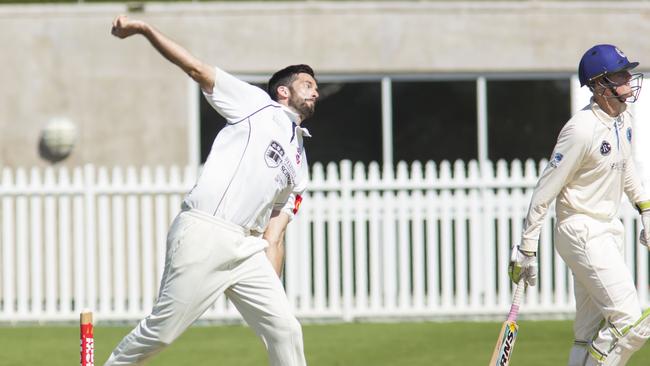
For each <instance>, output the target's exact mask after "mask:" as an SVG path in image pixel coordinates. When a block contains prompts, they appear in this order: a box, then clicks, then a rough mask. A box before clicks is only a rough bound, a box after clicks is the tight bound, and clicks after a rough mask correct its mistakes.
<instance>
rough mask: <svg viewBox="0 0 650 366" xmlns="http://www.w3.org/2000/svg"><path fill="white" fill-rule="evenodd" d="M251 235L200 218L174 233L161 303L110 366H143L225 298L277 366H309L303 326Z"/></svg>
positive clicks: (177, 223)
mask: <svg viewBox="0 0 650 366" xmlns="http://www.w3.org/2000/svg"><path fill="white" fill-rule="evenodd" d="M267 245H268V243H267V242H266V241H265V240H263V239H260V238H257V237H254V236H247V235H246V233H245V231H244V229H242V228H241V227H239V226H236V225H233V224H231V223H228V222H224V221H222V220H219V219H216V218H215V217H213V216H210V215H207V214H205V213H202V212H200V211H197V210H185V211H182V212H181V213H180V214H179V215H178V216H177V217H176V219H174V222H173V223H172V226H171V228H170V230H169V234H168V236H167V254H166V258H165V270H164V273H163V276H162V280H161V284H160V293H159V295H158V299H157V301H156V303H155V305H154V307H153V310H152V311H151V314H149V315H148V316H147V317H146V318H144V319H143V320H142V321H141V322H140V323H139V324H138V325H137V326H136V327H135V328H134V329H133V330H132V331H131V333H129V334H128V335H127V336H126V337H124V339H122V341H121V342H120V344H119V345H118V346H117V347H116V348H115V350H114V351H113V353H112V354H111V356H110V358H109V359H108V361H106V363H105V364H104V365H105V366H113V365H140V364H143V363H144V362H145V361H146V360H147V359H149V358H150V357H151V356H153V355H155V354H156V353H158V352H160V351H161V350H162V349H163V348H164V347H165V346H167V345H169V344H170V343H172V342H173V341H174V340H175V339H176V338H177V337H178V336H180V335H181V333H183V332H184V331H185V330H186V329H187V328H188V327H189V326H190V325H191V324H192V323H193V322H194V321H195V320H196V319H198V318H199V317H200V316H201V314H203V313H204V312H205V311H206V310H207V309H208V307H210V306H211V305H212V304H213V303H214V302H215V300H217V298H219V297H220V296H221V294H223V293H225V294H226V296H227V297H228V299H229V300H230V301H231V302H232V303H233V304H234V305H235V307H236V308H237V310H239V312H240V313H241V315H242V317H243V318H244V320H245V321H246V322H247V323H248V324H249V325H250V326H251V328H253V329H254V330H255V332H256V333H257V335H258V336H259V337H260V338H261V339H262V342H263V343H264V346H265V347H266V349H267V352H268V356H269V363H270V365H272V366H303V365H306V362H305V357H304V353H303V343H302V331H301V328H300V324H299V323H298V320H297V319H296V318H295V316H294V315H293V314H292V313H291V307H290V306H289V301H288V299H287V296H286V294H285V292H284V288H283V287H282V283H281V282H280V279H279V278H278V275H277V274H276V273H275V271H274V269H273V267H272V265H271V262H270V261H269V260H268V259H267V257H266V254H265V253H264V249H265V248H266V246H267Z"/></svg>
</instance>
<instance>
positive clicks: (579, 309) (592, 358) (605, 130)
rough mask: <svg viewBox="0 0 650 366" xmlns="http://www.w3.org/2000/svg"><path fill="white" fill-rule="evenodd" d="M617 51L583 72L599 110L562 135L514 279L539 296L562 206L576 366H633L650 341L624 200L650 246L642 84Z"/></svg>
mask: <svg viewBox="0 0 650 366" xmlns="http://www.w3.org/2000/svg"><path fill="white" fill-rule="evenodd" d="M637 66H638V62H630V61H629V60H628V58H627V57H626V56H625V54H624V53H623V52H621V50H620V49H619V48H617V47H615V46H613V45H608V44H599V45H596V46H593V47H592V48H590V49H589V50H587V52H585V53H584V55H583V56H582V59H581V60H580V64H579V66H578V76H579V79H580V84H581V86H586V87H588V88H589V90H590V91H591V92H592V98H591V102H590V103H589V104H588V105H587V106H586V107H584V108H583V109H582V110H581V111H579V112H578V113H576V114H575V115H574V116H573V117H572V118H571V119H570V120H569V121H568V122H567V123H566V124H565V125H564V127H563V128H562V130H561V132H560V134H559V137H558V139H557V143H556V145H555V148H554V150H553V153H552V155H551V157H550V161H549V164H548V166H547V167H546V168H545V170H544V172H543V173H542V175H541V177H540V178H539V181H538V182H537V186H536V187H535V190H534V192H533V196H532V199H531V202H530V207H529V209H528V213H527V216H526V221H525V224H524V229H523V233H522V239H521V245H519V246H514V247H513V248H512V253H511V259H510V265H509V274H510V278H511V279H512V280H513V281H514V282H515V283H516V282H518V281H519V279H521V278H524V279H525V281H526V282H527V283H528V284H529V285H531V286H534V285H535V284H536V282H537V245H538V239H539V234H540V228H541V226H542V222H543V220H544V217H545V215H546V213H547V210H548V208H549V205H550V204H551V202H552V201H553V200H555V210H556V216H557V222H556V227H555V238H556V240H555V248H556V249H557V251H558V253H559V254H560V256H561V257H562V259H563V260H564V262H566V264H567V265H568V266H569V268H570V269H571V271H572V273H573V283H574V287H575V301H576V317H575V322H574V336H575V341H574V344H573V347H572V348H571V352H570V355H569V362H568V364H569V366H592V365H610V366H614V365H616V366H623V365H625V364H626V363H627V361H628V360H629V359H630V357H632V355H633V354H634V352H636V351H638V350H639V349H641V347H643V345H644V344H645V342H646V340H647V339H648V338H649V337H650V317H649V314H650V312H648V311H646V312H642V310H641V305H640V303H639V299H638V296H637V292H636V287H635V284H634V280H633V278H632V276H631V274H630V271H629V269H628V268H627V266H626V264H625V261H624V256H623V249H624V248H623V244H624V240H623V225H622V223H621V220H620V219H619V218H618V211H619V206H620V205H621V199H622V196H623V193H625V194H626V195H627V197H628V199H629V200H630V201H631V203H632V205H634V206H635V207H636V208H637V210H638V211H639V214H640V215H641V222H642V224H643V230H642V231H641V233H640V237H639V241H640V243H641V244H642V245H645V246H648V243H649V242H650V231H649V230H650V197H649V196H648V194H647V193H646V192H645V191H644V189H643V186H642V183H641V179H640V177H639V175H638V174H637V171H636V168H635V164H634V161H633V157H632V142H633V139H634V133H633V118H634V117H633V115H632V114H631V113H630V111H629V110H628V104H629V103H633V102H635V101H636V100H637V98H638V96H639V92H640V91H641V82H642V80H643V75H642V74H632V73H631V72H630V71H631V70H632V69H634V68H635V67H637Z"/></svg>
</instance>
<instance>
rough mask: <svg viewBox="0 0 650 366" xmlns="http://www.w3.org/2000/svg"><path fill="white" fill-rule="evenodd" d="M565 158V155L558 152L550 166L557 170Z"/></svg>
mask: <svg viewBox="0 0 650 366" xmlns="http://www.w3.org/2000/svg"><path fill="white" fill-rule="evenodd" d="M563 158H564V155H562V153H559V152H556V153H555V154H553V159H551V161H550V162H549V163H548V164H549V165H550V166H552V167H553V168H557V167H558V166H559V165H560V162H561V161H562V159H563Z"/></svg>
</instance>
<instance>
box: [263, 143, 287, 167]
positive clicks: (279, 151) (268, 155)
mask: <svg viewBox="0 0 650 366" xmlns="http://www.w3.org/2000/svg"><path fill="white" fill-rule="evenodd" d="M283 156H284V149H283V148H282V146H281V145H280V143H278V142H277V141H273V140H271V143H270V144H269V146H268V147H267V148H266V151H265V152H264V161H265V162H266V165H267V166H268V167H269V168H277V167H279V166H280V163H282V157H283Z"/></svg>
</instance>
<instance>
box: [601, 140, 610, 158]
mask: <svg viewBox="0 0 650 366" xmlns="http://www.w3.org/2000/svg"><path fill="white" fill-rule="evenodd" d="M611 151H612V145H610V144H609V142H607V140H603V142H602V143H601V144H600V155H602V156H607V155H609V153H610V152H611Z"/></svg>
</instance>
